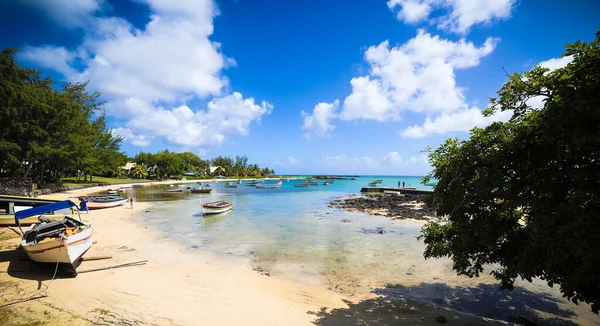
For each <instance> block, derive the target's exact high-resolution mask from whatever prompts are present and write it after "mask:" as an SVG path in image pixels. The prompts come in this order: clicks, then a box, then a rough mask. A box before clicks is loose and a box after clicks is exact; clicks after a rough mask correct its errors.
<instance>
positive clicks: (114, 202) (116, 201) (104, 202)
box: [77, 195, 129, 209]
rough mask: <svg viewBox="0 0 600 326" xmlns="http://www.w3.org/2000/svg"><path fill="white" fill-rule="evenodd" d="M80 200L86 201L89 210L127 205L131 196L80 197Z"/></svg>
mask: <svg viewBox="0 0 600 326" xmlns="http://www.w3.org/2000/svg"><path fill="white" fill-rule="evenodd" d="M77 199H79V200H83V199H85V200H86V201H87V207H88V208H89V209H101V208H112V207H117V206H121V205H123V204H125V203H126V202H128V201H129V196H127V197H125V198H123V197H121V196H118V195H110V196H79V197H77Z"/></svg>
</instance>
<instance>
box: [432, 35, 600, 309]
mask: <svg viewBox="0 0 600 326" xmlns="http://www.w3.org/2000/svg"><path fill="white" fill-rule="evenodd" d="M598 44H599V40H598V38H596V40H595V41H594V42H592V43H583V42H577V43H575V44H572V45H567V47H566V53H565V54H564V56H572V57H573V60H572V62H571V63H570V64H568V65H567V66H566V67H564V68H561V69H557V70H554V71H549V70H548V69H544V68H541V67H536V68H534V69H533V70H531V71H528V72H526V73H524V74H523V75H521V74H518V73H515V74H513V75H512V76H510V78H509V80H508V82H507V83H506V84H505V85H504V86H503V87H502V88H501V89H500V90H499V92H498V95H499V96H498V98H497V99H492V100H491V101H490V104H491V107H490V108H488V109H487V110H486V112H485V114H487V115H490V114H493V113H495V112H497V111H499V110H500V111H506V110H512V111H513V115H512V118H511V119H510V121H508V122H506V123H494V124H492V125H490V126H488V127H486V128H475V129H473V130H472V131H471V138H470V139H469V140H465V141H460V140H458V139H448V140H447V141H446V142H445V143H444V144H443V145H441V147H439V148H438V149H436V150H435V151H434V152H432V153H431V154H430V162H431V164H432V166H433V168H434V170H433V172H432V173H431V174H430V175H429V176H427V177H426V178H425V179H426V180H425V182H427V179H428V178H430V177H434V178H435V179H437V180H438V184H437V186H436V188H435V190H434V192H433V195H432V196H431V197H430V198H429V202H428V204H429V205H431V206H432V208H434V209H435V210H436V211H437V214H438V216H442V218H441V219H440V221H436V222H430V223H429V224H427V225H426V226H425V227H424V228H423V230H422V235H421V238H422V239H423V240H424V242H425V244H426V245H427V247H426V250H425V257H443V256H450V257H451V258H452V260H453V263H454V265H453V268H454V270H455V271H457V273H458V274H464V275H468V276H478V275H479V274H480V273H481V272H483V270H484V267H493V268H492V270H493V271H492V273H493V275H494V276H495V277H496V278H497V279H498V280H500V281H501V286H502V288H505V289H511V288H512V287H513V283H514V281H515V279H516V278H519V277H520V278H523V279H525V280H528V281H531V279H532V278H534V277H540V278H541V279H543V280H545V281H546V282H548V285H550V286H553V285H555V284H556V285H558V286H560V290H561V292H562V293H563V295H564V296H566V297H568V298H569V299H570V300H571V301H573V302H575V303H577V302H578V301H584V302H586V303H590V304H591V305H592V310H594V312H596V313H597V312H598V309H599V308H600V278H599V277H600V268H599V267H600V255H598V249H599V248H600V232H599V229H598V228H599V226H600V220H599V218H600V217H599V214H598V213H599V211H600V128H599V127H600V50H599V47H598ZM540 97H541V98H543V99H544V101H543V107H542V108H540V109H536V108H532V107H531V106H530V105H529V103H531V101H528V100H529V99H531V98H535V99H540ZM490 264H495V265H492V266H490Z"/></svg>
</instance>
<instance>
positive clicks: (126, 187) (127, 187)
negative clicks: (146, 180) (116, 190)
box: [121, 185, 133, 189]
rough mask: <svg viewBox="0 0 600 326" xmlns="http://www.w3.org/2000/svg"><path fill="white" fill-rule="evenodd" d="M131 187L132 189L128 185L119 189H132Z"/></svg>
mask: <svg viewBox="0 0 600 326" xmlns="http://www.w3.org/2000/svg"><path fill="white" fill-rule="evenodd" d="M132 187H133V186H130V185H129V186H121V189H130V188H132Z"/></svg>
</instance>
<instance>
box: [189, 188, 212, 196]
mask: <svg viewBox="0 0 600 326" xmlns="http://www.w3.org/2000/svg"><path fill="white" fill-rule="evenodd" d="M190 191H191V192H192V193H193V194H210V192H211V191H212V188H204V187H200V188H192V189H190Z"/></svg>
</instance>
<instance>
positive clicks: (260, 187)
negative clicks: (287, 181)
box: [256, 180, 281, 189]
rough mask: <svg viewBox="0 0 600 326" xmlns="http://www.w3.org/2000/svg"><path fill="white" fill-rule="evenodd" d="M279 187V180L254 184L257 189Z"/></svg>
mask: <svg viewBox="0 0 600 326" xmlns="http://www.w3.org/2000/svg"><path fill="white" fill-rule="evenodd" d="M279 187H281V180H279V181H277V182H276V183H258V184H256V188H257V189H273V188H279Z"/></svg>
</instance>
